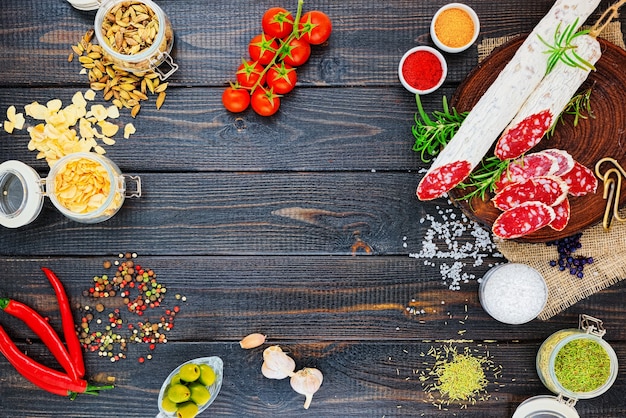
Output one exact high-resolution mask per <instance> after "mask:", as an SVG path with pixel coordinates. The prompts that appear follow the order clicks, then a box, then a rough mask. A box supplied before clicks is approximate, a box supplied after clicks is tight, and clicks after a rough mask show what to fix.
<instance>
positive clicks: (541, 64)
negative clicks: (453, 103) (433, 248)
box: [417, 0, 600, 199]
mask: <svg viewBox="0 0 626 418" xmlns="http://www.w3.org/2000/svg"><path fill="white" fill-rule="evenodd" d="M598 4H600V0H556V1H555V3H554V5H553V6H552V7H551V8H550V10H549V11H548V13H547V14H546V15H545V16H544V17H543V18H542V19H541V21H540V22H539V23H538V24H537V25H536V26H535V28H534V29H533V30H532V32H531V33H530V35H529V36H528V37H527V38H526V39H525V40H524V42H522V44H521V45H520V47H519V48H518V49H517V51H516V52H515V54H514V56H513V57H512V58H511V60H510V61H509V62H508V63H507V64H506V66H505V67H504V68H503V69H502V71H501V72H500V73H499V74H498V76H497V78H496V79H495V80H494V82H493V83H492V84H491V85H490V86H489V87H488V88H487V90H486V91H485V92H484V93H483V95H482V96H481V97H480V99H479V100H478V102H477V103H476V105H475V106H474V107H473V108H472V109H471V110H470V112H469V114H468V115H467V117H466V118H465V120H464V121H463V123H462V124H461V126H460V127H459V130H458V131H457V132H456V134H455V135H454V136H453V137H452V139H451V140H450V142H449V143H448V144H447V145H446V146H445V148H443V150H442V151H441V153H440V154H439V156H438V157H437V159H436V160H435V161H434V163H433V164H432V166H431V167H430V169H429V170H428V172H427V173H426V176H425V177H424V179H422V183H424V182H425V183H426V185H424V184H422V183H420V185H419V186H418V189H419V190H418V192H417V196H418V197H419V198H420V199H421V196H427V197H428V199H433V198H435V197H439V196H441V195H443V194H444V193H445V192H447V191H449V190H450V189H452V188H453V187H455V186H457V185H458V184H459V183H460V182H461V181H463V180H464V179H465V177H461V176H460V175H455V176H442V175H441V174H440V173H437V174H435V172H437V171H438V170H440V169H441V167H447V166H449V165H450V164H454V163H457V162H460V161H466V162H469V164H470V170H469V171H468V172H467V174H468V175H469V173H470V172H471V170H473V169H474V168H475V167H476V166H478V164H480V162H481V161H482V159H483V157H484V156H485V155H486V154H487V152H488V151H489V149H490V148H491V146H492V145H493V144H494V142H495V141H496V140H497V139H498V137H499V135H500V134H501V133H502V132H503V131H504V129H505V128H506V127H507V126H508V124H509V123H510V122H511V120H513V118H514V117H515V115H516V114H517V113H518V111H519V110H520V108H521V107H522V105H523V104H524V102H525V101H526V100H527V99H528V97H529V96H530V95H531V93H532V92H533V90H534V89H535V88H536V87H537V86H538V85H539V83H540V82H541V80H542V79H543V78H544V76H545V75H546V70H547V68H548V59H549V54H546V53H545V49H546V48H545V45H544V44H543V42H542V41H541V40H542V39H553V38H554V36H555V34H556V31H557V30H558V28H559V27H561V28H566V27H568V26H570V25H572V24H576V22H579V23H581V24H582V22H584V21H585V20H587V18H588V17H589V16H590V15H591V14H592V13H593V11H594V10H595V9H596V7H597V6H598ZM556 88H559V86H558V85H557V87H556ZM433 174H434V175H433ZM453 180H454V181H453ZM437 181H446V183H445V184H436V183H437Z"/></svg>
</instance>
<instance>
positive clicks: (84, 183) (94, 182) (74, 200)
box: [0, 153, 141, 228]
mask: <svg viewBox="0 0 626 418" xmlns="http://www.w3.org/2000/svg"><path fill="white" fill-rule="evenodd" d="M130 181H133V182H134V183H135V187H134V188H128V189H127V187H126V185H127V182H130ZM0 193H1V195H0V225H2V226H4V227H6V228H19V227H21V226H24V225H27V224H29V223H31V222H32V221H34V220H35V219H36V218H37V216H39V214H40V213H41V210H42V207H43V199H44V197H45V196H48V197H49V198H50V201H51V202H52V203H53V204H54V206H55V207H56V208H57V209H58V210H59V211H60V212H61V213H62V214H63V215H65V216H66V217H67V218H69V219H72V220H74V221H76V222H81V223H97V222H102V221H105V220H107V219H109V218H111V217H112V216H113V215H115V214H116V213H117V211H118V210H119V209H120V208H121V206H122V203H123V202H124V199H125V198H126V197H140V196H141V179H140V178H139V177H138V176H129V175H125V174H122V173H121V172H120V169H119V167H117V165H115V163H113V162H112V161H111V160H109V159H108V158H106V157H104V156H102V155H98V154H94V153H75V154H70V155H67V156H65V157H63V158H61V159H60V160H59V161H57V162H56V163H55V164H54V165H53V166H52V169H51V170H50V173H49V174H48V176H47V177H46V178H45V179H41V178H40V177H39V175H38V173H37V172H36V171H35V170H34V169H33V168H32V167H30V166H28V165H26V164H24V163H23V162H21V161H16V160H11V161H5V162H4V163H2V164H0Z"/></svg>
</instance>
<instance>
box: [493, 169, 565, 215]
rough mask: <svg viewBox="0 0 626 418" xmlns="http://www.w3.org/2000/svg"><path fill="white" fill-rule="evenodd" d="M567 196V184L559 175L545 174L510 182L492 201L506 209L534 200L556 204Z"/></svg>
mask: <svg viewBox="0 0 626 418" xmlns="http://www.w3.org/2000/svg"><path fill="white" fill-rule="evenodd" d="M566 197H567V184H565V182H564V181H563V180H561V179H560V178H559V177H555V176H545V177H534V178H530V179H526V180H524V181H521V182H519V183H513V184H510V185H508V186H506V187H505V188H504V189H502V191H500V192H499V193H498V194H496V195H495V196H494V198H493V199H492V202H493V204H494V205H495V206H496V207H497V208H498V209H500V210H503V211H506V210H509V209H512V208H514V207H517V206H519V205H521V204H522V203H524V202H533V201H534V202H541V203H545V204H546V205H548V206H556V205H558V204H560V203H561V202H562V201H563V200H564V199H565V198H566Z"/></svg>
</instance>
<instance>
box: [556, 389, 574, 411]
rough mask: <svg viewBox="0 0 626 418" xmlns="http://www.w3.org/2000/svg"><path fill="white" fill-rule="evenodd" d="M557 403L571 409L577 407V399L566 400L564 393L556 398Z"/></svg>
mask: <svg viewBox="0 0 626 418" xmlns="http://www.w3.org/2000/svg"><path fill="white" fill-rule="evenodd" d="M556 400H557V402H560V403H562V404H564V405H567V406H569V407H571V408H573V407H574V405H576V399H572V398H566V397H565V396H563V394H562V393H559V396H557V397H556Z"/></svg>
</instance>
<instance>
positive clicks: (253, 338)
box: [239, 333, 266, 350]
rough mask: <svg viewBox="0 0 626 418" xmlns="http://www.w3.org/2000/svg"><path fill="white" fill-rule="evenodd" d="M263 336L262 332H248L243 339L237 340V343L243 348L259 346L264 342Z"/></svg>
mask: <svg viewBox="0 0 626 418" xmlns="http://www.w3.org/2000/svg"><path fill="white" fill-rule="evenodd" d="M265 338H266V336H265V335H263V334H258V333H254V334H250V335H247V336H245V337H244V338H243V340H241V341H239V345H240V346H241V348H243V349H245V350H248V349H251V348H256V347H260V346H261V345H263V343H264V342H265Z"/></svg>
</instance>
